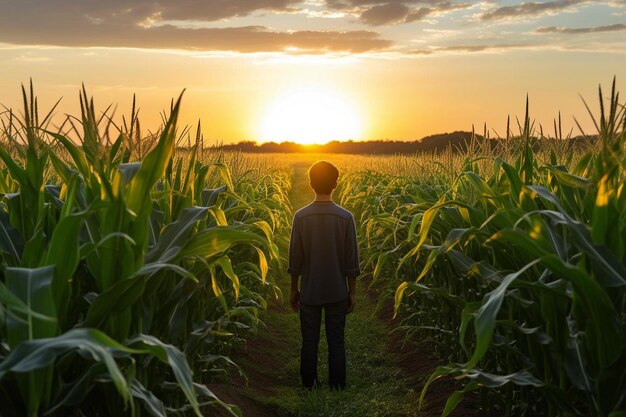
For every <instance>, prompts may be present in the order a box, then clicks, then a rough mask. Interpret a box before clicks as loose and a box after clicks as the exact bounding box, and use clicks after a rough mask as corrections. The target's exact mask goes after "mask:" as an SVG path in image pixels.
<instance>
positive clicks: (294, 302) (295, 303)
mask: <svg viewBox="0 0 626 417" xmlns="http://www.w3.org/2000/svg"><path fill="white" fill-rule="evenodd" d="M289 303H290V304H291V308H292V310H293V311H299V310H300V291H298V290H295V291H291V299H290V300H289Z"/></svg>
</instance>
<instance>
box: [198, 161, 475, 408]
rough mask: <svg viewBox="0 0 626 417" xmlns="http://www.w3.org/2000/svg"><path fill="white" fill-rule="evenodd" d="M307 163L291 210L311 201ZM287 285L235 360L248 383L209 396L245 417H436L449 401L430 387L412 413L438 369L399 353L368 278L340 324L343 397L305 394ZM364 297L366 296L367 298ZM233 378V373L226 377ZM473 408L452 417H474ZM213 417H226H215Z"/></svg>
mask: <svg viewBox="0 0 626 417" xmlns="http://www.w3.org/2000/svg"><path fill="white" fill-rule="evenodd" d="M308 166H309V162H308V161H303V162H302V163H298V164H295V165H293V167H292V168H293V173H294V175H293V178H292V190H291V194H290V200H291V203H292V206H293V208H294V210H297V209H299V208H300V207H303V206H304V205H306V204H308V202H309V201H311V199H312V194H311V191H310V189H309V186H308V182H307V180H306V169H307V167H308ZM289 280H290V278H289V277H288V275H287V274H286V273H284V272H282V271H281V272H280V273H279V277H278V285H279V286H280V288H281V290H282V292H283V294H284V299H283V300H274V301H272V302H270V305H269V308H268V310H267V311H266V313H265V314H264V316H263V319H262V320H263V321H264V323H265V327H262V328H261V329H259V332H258V334H257V335H256V336H253V337H252V338H250V340H249V341H248V343H247V346H246V348H245V349H243V350H242V351H241V352H238V353H237V354H236V355H235V357H234V360H235V362H236V363H238V364H239V365H240V366H241V368H242V370H243V371H244V372H245V374H246V375H247V381H246V380H245V379H244V378H243V377H241V376H237V377H234V378H233V379H232V381H231V382H230V383H228V384H215V385H212V386H210V388H211V389H212V390H213V391H214V392H215V393H216V394H217V395H218V397H219V398H221V399H222V400H224V401H226V402H229V403H233V404H237V405H239V407H240V408H241V411H242V412H243V415H244V416H245V417H265V416H302V417H306V416H319V417H333V416H346V417H350V416H354V417H410V416H439V415H440V413H441V410H442V409H443V406H444V405H445V400H446V398H447V397H448V395H449V394H451V392H452V390H451V388H450V387H451V384H450V383H447V382H446V381H444V382H442V383H435V384H434V385H433V388H432V389H431V390H430V391H429V395H428V396H427V398H426V406H425V408H424V409H423V410H422V411H421V412H420V413H418V410H417V408H418V397H419V389H420V387H421V385H422V383H423V378H424V377H426V376H427V375H429V374H430V372H432V370H433V369H434V368H435V367H436V366H437V362H436V361H435V360H433V359H429V356H428V355H427V354H426V353H425V352H424V351H423V350H420V349H416V348H415V347H414V346H404V347H403V346H402V345H403V343H402V338H401V336H400V335H399V334H390V331H391V330H392V329H393V328H395V327H396V326H397V323H396V322H394V321H392V319H391V310H390V303H387V304H386V305H385V306H384V307H383V308H382V309H380V310H381V311H378V312H376V300H378V299H379V297H380V295H381V294H380V293H379V292H378V290H376V289H370V290H367V289H366V283H367V277H363V278H362V279H361V280H360V281H359V283H358V284H359V288H358V294H359V295H358V300H357V308H356V309H355V311H354V312H353V313H352V314H350V315H349V316H348V319H347V323H346V349H347V368H348V372H347V381H348V387H347V389H346V390H345V391H343V392H333V391H329V390H327V389H320V390H313V391H312V392H308V391H306V390H303V389H302V388H300V385H299V375H298V369H299V349H300V339H299V338H300V334H299V319H298V315H297V314H295V313H294V312H292V311H291V310H290V309H289V308H288V302H287V297H288V294H289ZM366 290H367V291H366ZM232 373H233V374H234V373H236V371H233V372H232ZM319 375H320V378H322V381H324V379H325V377H326V376H327V367H326V346H325V336H324V334H323V331H322V337H321V343H320V370H319ZM472 408H473V407H472V404H468V405H467V406H465V407H464V408H462V409H460V410H458V412H457V413H455V414H453V415H456V416H470V415H476V410H475V409H474V410H472ZM214 415H220V416H221V415H227V414H225V413H221V412H217V414H214Z"/></svg>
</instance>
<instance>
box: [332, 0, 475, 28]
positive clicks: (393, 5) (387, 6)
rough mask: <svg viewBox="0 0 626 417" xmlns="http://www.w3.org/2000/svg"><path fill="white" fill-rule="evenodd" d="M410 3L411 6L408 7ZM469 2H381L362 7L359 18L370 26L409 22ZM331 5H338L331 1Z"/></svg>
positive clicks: (365, 1)
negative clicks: (419, 5) (417, 5)
mask: <svg viewBox="0 0 626 417" xmlns="http://www.w3.org/2000/svg"><path fill="white" fill-rule="evenodd" d="M372 2H373V0H352V1H351V4H350V5H344V7H355V6H356V7H358V6H367V5H369V4H370V3H372ZM408 4H411V5H412V6H413V7H409V6H408ZM416 4H428V5H429V6H423V7H415V5H416ZM471 6H472V5H471V4H469V3H450V2H448V1H443V2H439V1H424V0H422V1H411V0H406V1H404V2H398V1H391V2H387V3H383V4H375V5H373V6H369V7H366V8H363V9H362V11H361V14H360V16H359V19H360V20H361V22H363V23H365V24H368V25H371V26H382V25H390V24H398V23H410V22H415V21H419V20H423V19H425V18H426V17H427V16H430V15H433V14H440V13H447V12H451V11H454V10H461V9H466V8H469V7H471ZM331 7H339V6H338V5H337V4H335V3H331Z"/></svg>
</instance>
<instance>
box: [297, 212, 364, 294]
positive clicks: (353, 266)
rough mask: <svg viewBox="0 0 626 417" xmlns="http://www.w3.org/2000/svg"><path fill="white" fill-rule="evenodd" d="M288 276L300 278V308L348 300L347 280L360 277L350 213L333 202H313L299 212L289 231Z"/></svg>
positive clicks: (354, 230)
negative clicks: (301, 304)
mask: <svg viewBox="0 0 626 417" xmlns="http://www.w3.org/2000/svg"><path fill="white" fill-rule="evenodd" d="M287 272H289V273H290V274H291V275H302V283H301V289H300V302H301V303H303V304H309V305H321V304H327V303H335V302H339V301H343V300H345V299H347V298H348V287H347V282H346V278H347V277H351V278H353V277H356V276H357V275H359V274H360V273H361V270H360V269H359V252H358V246H357V241H356V226H355V223H354V217H353V216H352V213H350V212H349V211H348V210H346V209H344V208H343V207H341V206H339V205H337V204H335V203H334V202H332V201H314V202H312V203H310V204H309V205H308V206H306V207H303V208H301V209H300V210H298V211H297V212H296V214H295V215H294V218H293V226H292V228H291V242H290V245H289V268H288V269H287Z"/></svg>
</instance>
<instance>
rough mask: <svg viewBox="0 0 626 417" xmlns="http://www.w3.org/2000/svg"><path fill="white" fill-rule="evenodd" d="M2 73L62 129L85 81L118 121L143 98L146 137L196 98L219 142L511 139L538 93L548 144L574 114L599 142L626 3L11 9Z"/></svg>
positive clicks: (1, 80) (93, 1) (4, 3)
mask: <svg viewBox="0 0 626 417" xmlns="http://www.w3.org/2000/svg"><path fill="white" fill-rule="evenodd" d="M0 74H1V76H0V103H1V104H2V105H4V106H5V107H7V108H15V109H18V108H19V107H20V104H21V90H20V84H22V83H28V81H29V79H30V78H32V79H33V82H34V85H35V90H36V92H37V95H38V97H39V103H40V106H41V107H42V110H41V112H42V113H43V112H46V110H47V109H49V108H50V107H51V106H52V105H53V104H54V103H55V102H56V101H57V100H58V99H59V98H61V97H62V100H61V104H60V105H59V107H58V109H57V112H56V113H57V116H56V117H57V118H56V119H55V120H61V119H63V117H64V114H66V113H69V114H73V115H76V114H77V113H78V111H79V101H78V91H79V89H80V87H81V84H83V83H84V84H85V87H86V89H87V92H88V94H90V95H93V96H94V99H95V102H96V105H97V107H98V108H99V109H101V110H104V109H105V108H106V107H107V106H108V105H110V104H113V105H114V107H115V108H116V117H118V118H119V117H121V115H127V114H129V112H130V107H131V103H132V96H133V94H136V97H137V104H138V106H139V108H140V119H141V122H142V126H143V127H144V130H145V131H148V130H156V129H157V128H158V126H159V123H160V121H161V112H162V111H163V109H167V108H169V105H170V100H171V99H172V98H176V97H177V96H178V95H179V94H180V93H181V92H182V90H183V89H186V91H185V93H184V98H183V107H182V109H183V112H182V116H181V119H182V122H183V123H185V124H193V125H195V124H196V123H197V120H198V119H199V120H201V123H202V131H203V134H204V136H205V143H207V142H208V143H211V144H212V143H218V142H223V143H231V142H237V141H241V140H258V141H268V140H276V141H279V140H295V141H308V142H318V143H323V142H326V141H328V140H331V139H339V140H344V139H355V140H372V139H390V140H391V139H393V140H414V139H419V138H421V137H423V136H426V135H429V134H435V133H442V132H451V131H455V130H471V128H472V125H474V126H476V130H477V131H479V132H482V131H483V126H484V124H486V125H487V128H488V129H489V131H490V135H491V136H498V135H499V136H504V135H505V134H506V132H505V126H506V119H507V116H509V115H510V116H511V118H512V120H513V121H514V120H515V117H519V118H521V117H523V114H524V105H525V100H526V95H527V94H528V96H529V100H530V113H531V117H532V118H533V119H535V120H536V125H537V126H539V124H541V125H542V126H544V130H545V131H546V133H547V132H551V131H552V124H553V119H554V118H555V117H556V116H557V115H558V113H559V112H561V115H562V118H563V125H564V130H565V132H564V133H567V131H569V129H570V128H572V127H574V126H575V123H574V118H576V119H577V120H578V121H579V122H580V124H581V125H582V127H583V128H584V129H585V130H586V131H587V133H592V132H593V124H592V123H591V119H590V117H589V116H588V115H587V112H586V110H585V106H584V104H583V102H582V99H581V96H582V98H584V99H585V100H587V101H588V102H589V104H590V106H591V108H592V109H597V108H598V104H597V100H598V98H597V96H598V93H597V89H598V85H599V84H602V85H603V87H604V88H605V90H606V91H607V92H608V90H609V89H610V84H611V81H612V79H613V77H614V76H616V77H617V85H618V88H619V87H623V86H624V85H626V0H607V1H593V0H586V1H585V0H549V1H532V2H519V1H513V0H488V1H480V2H475V1H463V0H459V1H457V0H443V1H442V0H308V1H299V0H204V1H201V0H178V1H176V2H172V1H168V2H166V1H152V0H130V1H120V0H109V1H99V0H83V1H76V0H40V1H35V0H0ZM1 109H2V108H1V107H0V111H2V110H1ZM512 125H513V126H516V124H515V122H512ZM578 133H579V131H578V129H574V134H578Z"/></svg>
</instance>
